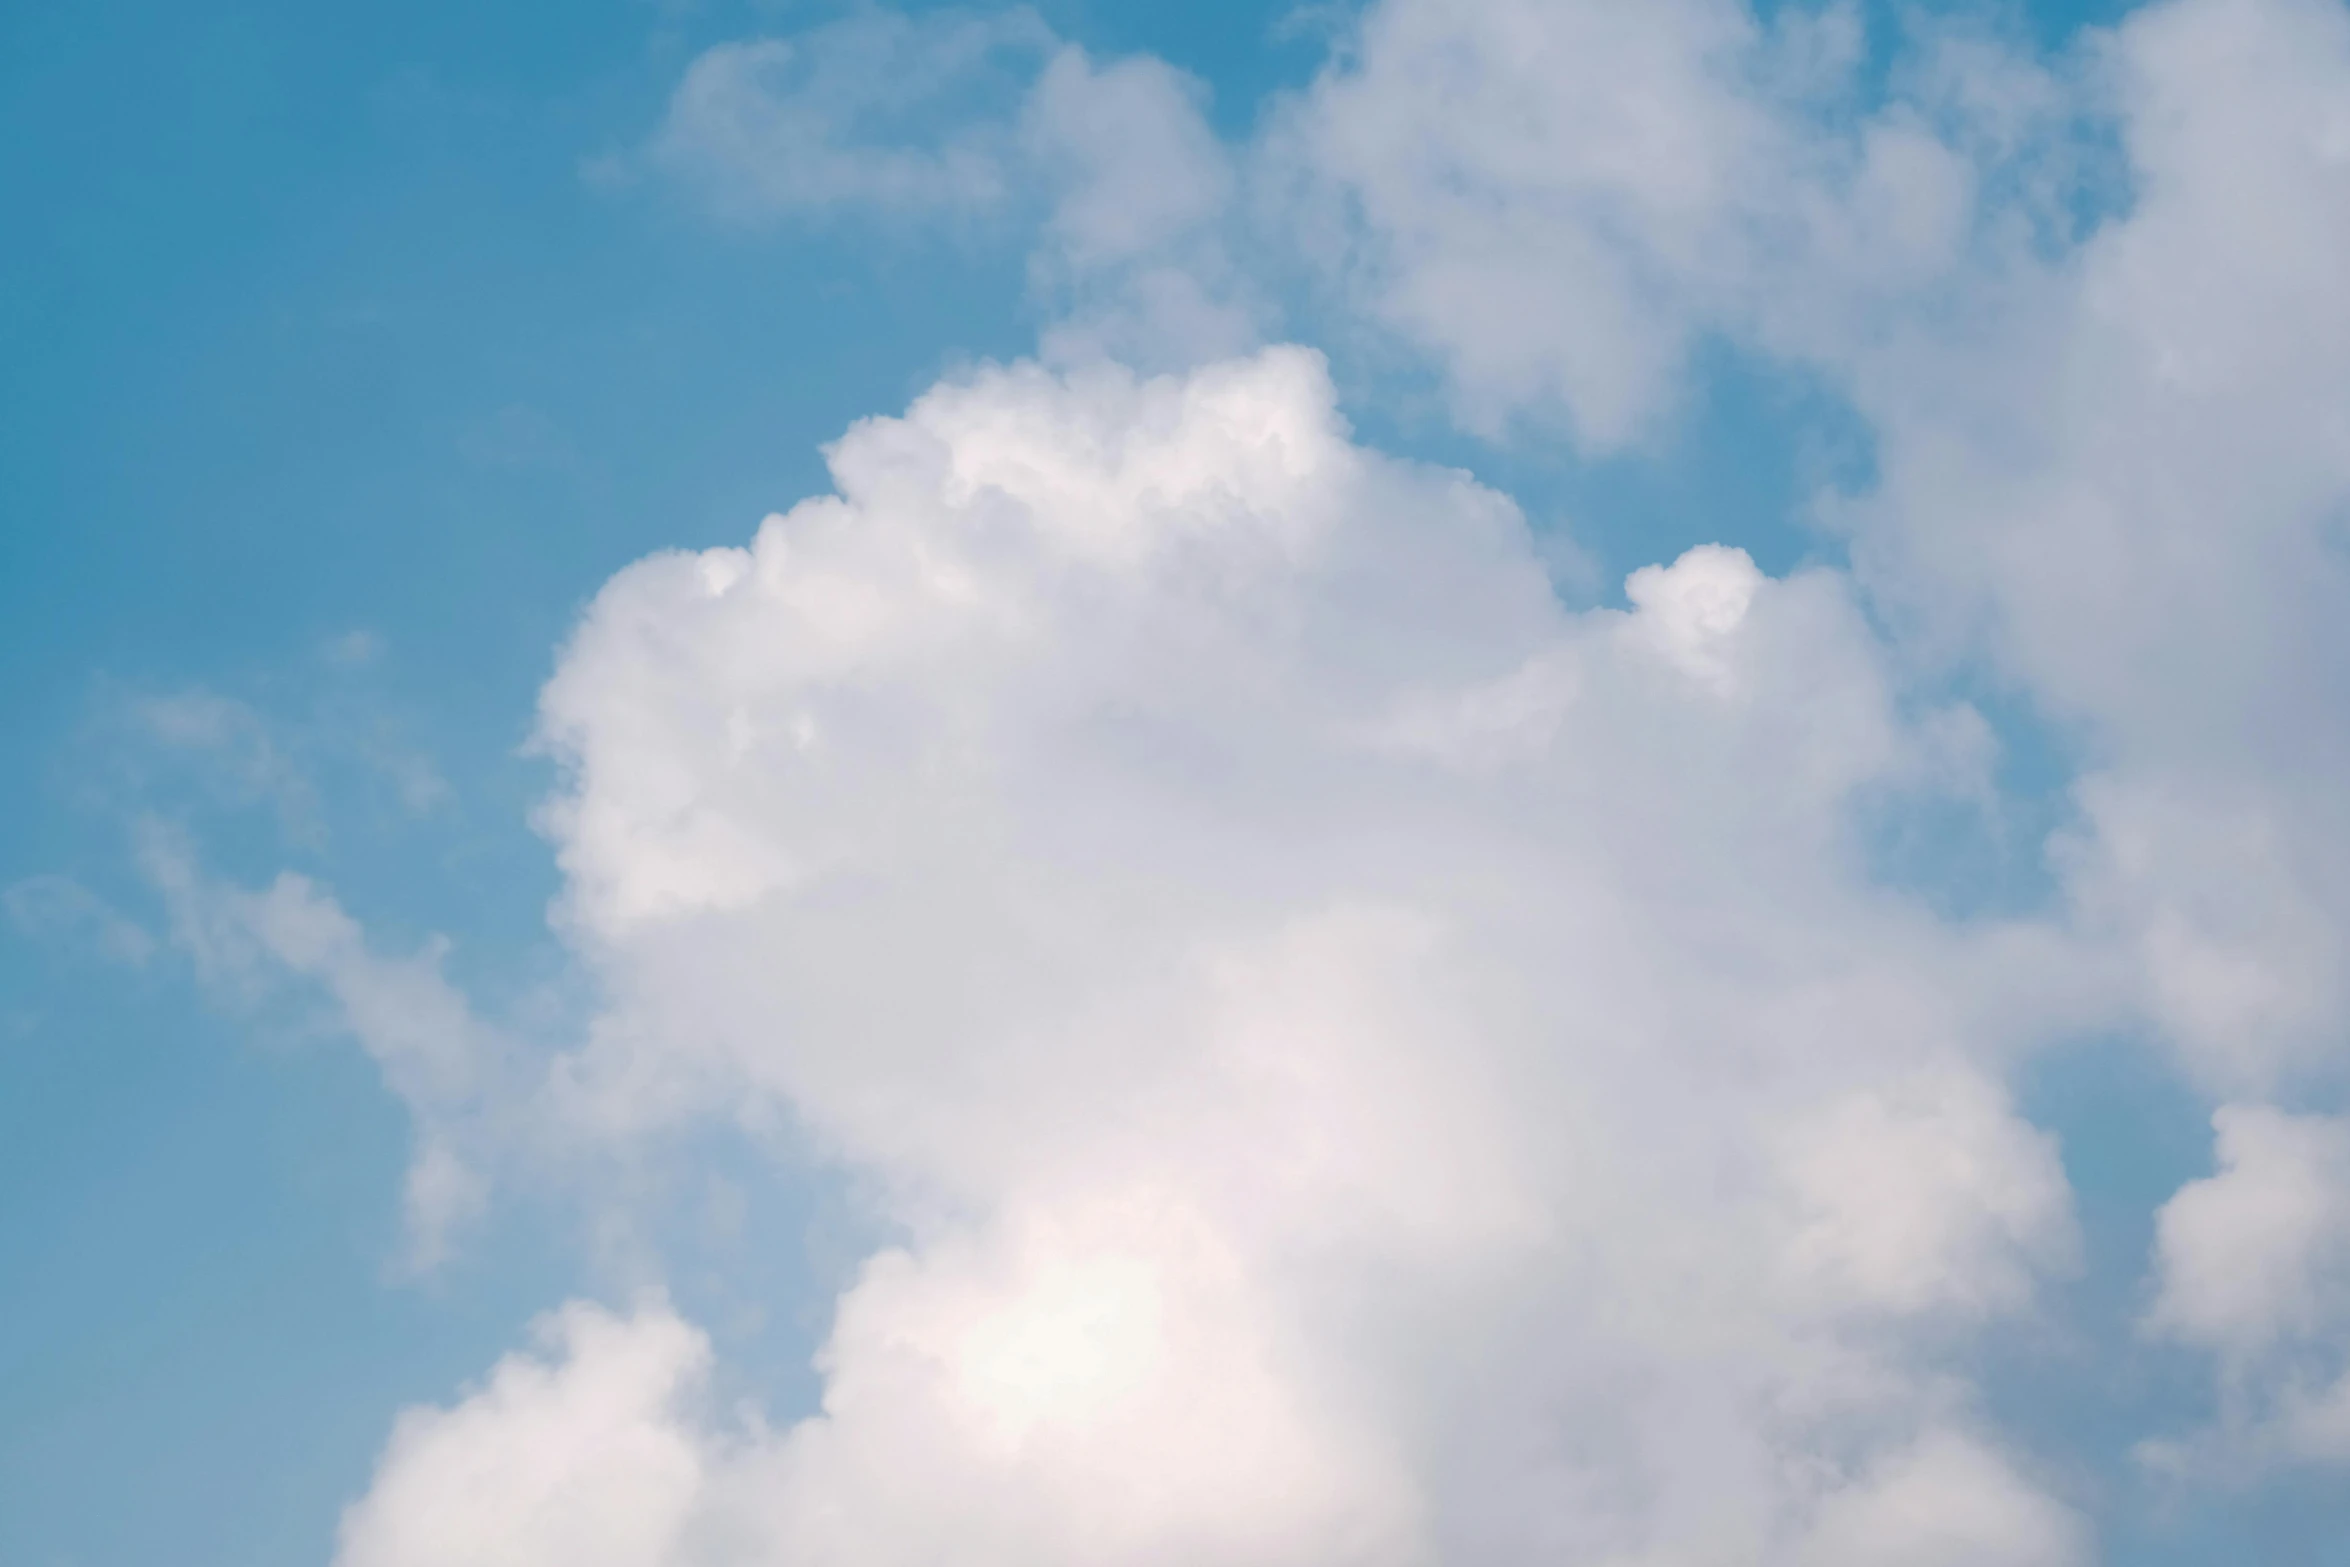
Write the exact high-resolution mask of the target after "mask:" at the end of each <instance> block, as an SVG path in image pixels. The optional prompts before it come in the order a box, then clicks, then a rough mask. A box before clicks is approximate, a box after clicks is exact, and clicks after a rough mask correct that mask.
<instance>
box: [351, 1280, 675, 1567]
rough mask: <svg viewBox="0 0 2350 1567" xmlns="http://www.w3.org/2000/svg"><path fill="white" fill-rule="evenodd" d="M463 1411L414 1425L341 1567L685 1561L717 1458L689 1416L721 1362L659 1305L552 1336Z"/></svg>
mask: <svg viewBox="0 0 2350 1567" xmlns="http://www.w3.org/2000/svg"><path fill="white" fill-rule="evenodd" d="M537 1334H538V1337H539V1339H540V1341H541V1345H542V1347H543V1349H544V1350H545V1351H546V1358H543V1359H542V1358H538V1357H534V1356H529V1355H514V1356H510V1357H508V1358H507V1359H505V1360H503V1361H501V1362H500V1363H499V1364H498V1366H497V1368H496V1370H494V1371H493V1372H492V1373H491V1374H490V1377H489V1380H488V1382H487V1383H486V1384H485V1385H484V1386H482V1387H481V1388H480V1389H479V1390H477V1391H476V1392H474V1393H473V1394H472V1395H471V1396H470V1397H468V1398H467V1399H466V1400H465V1401H464V1402H463V1403H461V1404H460V1405H458V1406H457V1407H456V1408H454V1409H451V1410H431V1409H415V1410H410V1411H408V1412H407V1413H405V1414H403V1415H402V1416H401V1417H400V1421H399V1424H398V1425H397V1426H396V1427H395V1428H394V1429H393V1432H392V1439H391V1442H390V1444H389V1445H388V1446H387V1448H386V1449H385V1452H384V1455H383V1459H382V1462H381V1463H380V1465H379V1466H378V1468H377V1471H376V1476H375V1484H374V1487H373V1489H372V1490H371V1491H370V1492H369V1493H368V1496H367V1499H366V1500H365V1501H364V1502H362V1503H360V1504H359V1505H358V1506H356V1507H353V1508H352V1509H351V1510H350V1511H349V1513H348V1514H346V1516H345V1517H344V1519H343V1531H342V1533H343V1543H342V1549H341V1550H340V1551H339V1552H338V1554H337V1555H336V1558H335V1560H336V1563H337V1567H409V1564H412V1563H423V1562H437V1563H442V1564H444V1567H537V1564H540V1563H546V1564H549V1567H552V1564H554V1563H558V1562H561V1563H568V1564H570V1567H654V1564H658V1563H668V1562H673V1561H676V1560H678V1559H679V1551H680V1547H681V1544H682V1540H681V1533H682V1530H683V1527H684V1525H685V1524H686V1522H687V1520H688V1517H689V1516H690V1512H691V1509H692V1507H693V1506H694V1504H695V1502H696V1501H697V1499H698V1497H699V1494H700V1491H701V1487H702V1485H703V1483H704V1477H705V1470H706V1468H707V1466H708V1463H709V1459H708V1457H707V1455H706V1454H705V1453H704V1451H703V1448H702V1439H701V1437H700V1434H699V1433H698V1432H697V1431H696V1430H694V1429H693V1428H692V1427H691V1426H688V1425H686V1424H685V1423H684V1422H685V1420H686V1418H687V1410H686V1408H685V1405H686V1403H687V1401H688V1400H689V1399H690V1397H691V1395H692V1394H693V1393H694V1391H695V1390H696V1389H697V1387H698V1385H699V1382H700V1379H701V1377H702V1375H703V1373H704V1371H705V1368H706V1366H707V1364H708V1361H709V1346H708V1344H707V1343H706V1342H705V1341H704V1340H703V1339H702V1337H701V1336H700V1335H699V1334H698V1333H696V1332H695V1331H694V1330H693V1329H691V1328H689V1327H687V1326H686V1325H685V1324H683V1323H681V1322H679V1321H678V1320H677V1319H676V1317H674V1316H672V1315H670V1314H669V1313H668V1312H666V1311H665V1310H663V1309H661V1308H660V1307H658V1306H657V1305H656V1306H648V1307H647V1308H646V1309H645V1310H643V1311H642V1312H640V1313H639V1314H637V1315H636V1316H634V1317H632V1318H628V1319H620V1318H615V1317H612V1316H610V1315H608V1314H606V1313H603V1312H599V1311H596V1310H593V1309H591V1308H587V1307H580V1306H574V1307H569V1308H566V1309H565V1310H563V1311H561V1312H558V1313H555V1314H554V1315H552V1316H550V1317H548V1318H546V1319H545V1320H543V1321H541V1322H540V1323H539V1324H538V1327H537Z"/></svg>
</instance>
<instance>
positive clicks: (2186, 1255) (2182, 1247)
mask: <svg viewBox="0 0 2350 1567" xmlns="http://www.w3.org/2000/svg"><path fill="white" fill-rule="evenodd" d="M2212 1125H2213V1127H2214V1129H2215V1130H2216V1132H2217V1134H2218V1135H2217V1138H2216V1150H2215V1151H2216V1154H2217V1162H2218V1165H2219V1169H2218V1171H2217V1172H2216V1173H2215V1174H2213V1175H2210V1176H2208V1177H2206V1178H2205V1179H2203V1180H2199V1181H2194V1182H2190V1183H2189V1184H2188V1185H2186V1186H2185V1187H2182V1188H2181V1189H2180V1191H2179V1193H2178V1195H2176V1196H2174V1197H2173V1198H2172V1199H2171V1200H2170V1201H2169V1202H2168V1203H2167V1204H2165V1205H2164V1207H2163V1209H2162V1212H2161V1214H2160V1215H2159V1218H2158V1221H2157V1228H2156V1241H2155V1247H2156V1256H2157V1260H2158V1263H2159V1267H2160V1283H2161V1293H2160V1295H2159V1296H2158V1297H2157V1298H2156V1300H2155V1303H2154V1308H2153V1310H2152V1312H2151V1313H2150V1314H2149V1315H2148V1318H2147V1323H2148V1326H2149V1327H2150V1328H2151V1329H2153V1330H2154V1331H2155V1332H2157V1333H2159V1334H2161V1335H2163V1336H2166V1337H2169V1338H2174V1339H2177V1340H2180V1341H2182V1342H2185V1343H2188V1344H2192V1345H2196V1346H2198V1347H2200V1348H2203V1349H2206V1350H2208V1351H2210V1352H2211V1353H2212V1354H2213V1355H2214V1356H2216V1357H2217V1359H2218V1361H2219V1364H2220V1367H2221V1375H2222V1394H2223V1396H2222V1405H2221V1410H2220V1415H2219V1425H2218V1427H2217V1429H2216V1430H2214V1431H2213V1432H2210V1433H2207V1434H2206V1435H2205V1436H2204V1437H2203V1438H2201V1439H2200V1440H2199V1441H2194V1442H2190V1443H2188V1444H2185V1445H2183V1446H2182V1445H2180V1444H2177V1443H2155V1444H2150V1446H2149V1449H2148V1453H2149V1456H2150V1457H2153V1458H2155V1459H2156V1460H2158V1461H2160V1462H2163V1463H2165V1464H2167V1465H2169V1466H2171V1467H2175V1468H2183V1469H2199V1470H2213V1471H2217V1472H2220V1473H2223V1474H2225V1473H2228V1472H2230V1471H2235V1472H2238V1473H2241V1472H2242V1471H2244V1470H2246V1469H2256V1468H2257V1467H2258V1466H2259V1464H2260V1463H2261V1462H2262V1461H2263V1460H2265V1459H2271V1458H2285V1459H2298V1460H2303V1461H2325V1462H2333V1463H2350V1121H2345V1120H2343V1119H2341V1118H2338V1117H2327V1116H2313V1115H2291V1114H2287V1113H2285V1112H2283V1111H2280V1110H2275V1109H2271V1108H2268V1107H2266V1106H2261V1105H2228V1106H2224V1107H2222V1108H2221V1109H2220V1110H2219V1111H2218V1112H2217V1113H2216V1114H2215V1115H2214V1116H2213V1118H2212Z"/></svg>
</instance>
